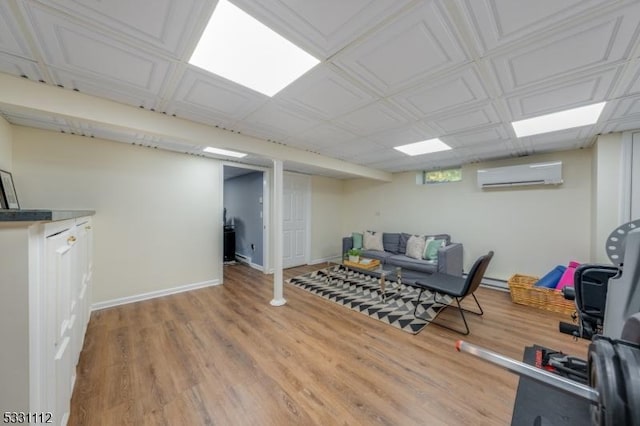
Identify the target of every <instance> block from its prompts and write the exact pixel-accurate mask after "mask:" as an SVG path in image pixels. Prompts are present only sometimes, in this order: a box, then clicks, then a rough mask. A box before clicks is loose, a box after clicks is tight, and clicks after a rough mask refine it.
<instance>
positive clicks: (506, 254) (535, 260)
mask: <svg viewBox="0 0 640 426" xmlns="http://www.w3.org/2000/svg"><path fill="white" fill-rule="evenodd" d="M551 160H560V161H562V162H563V178H564V184H562V185H560V186H557V187H556V186H536V187H514V188H508V189H494V190H481V189H479V188H478V187H477V184H476V171H477V169H479V168H485V167H500V166H506V165H513V164H523V163H531V162H541V161H551ZM462 174H463V181H462V182H456V183H447V184H440V185H416V183H415V172H410V173H401V174H396V175H394V179H393V182H390V183H379V182H374V181H367V180H363V179H357V180H352V181H348V182H347V183H346V184H345V210H344V214H343V216H344V218H345V220H344V222H343V223H344V228H343V230H342V231H343V234H344V235H348V234H350V233H351V232H353V231H360V232H361V231H362V230H365V229H371V230H381V231H387V232H409V233H420V234H432V233H448V234H451V236H452V239H453V241H455V242H460V243H462V244H463V245H464V263H465V265H464V269H465V271H468V270H469V268H470V266H471V264H472V263H473V261H474V260H475V259H476V258H477V257H478V256H480V255H482V254H484V253H486V252H488V251H489V250H494V251H495V256H494V258H493V260H492V262H491V264H490V265H489V269H488V271H487V276H488V277H492V278H498V279H508V278H509V277H510V276H511V275H513V274H514V273H522V274H529V275H539V276H541V275H543V274H545V273H546V272H548V271H549V270H551V269H552V268H553V267H554V266H555V265H558V264H566V263H568V262H569V261H570V260H578V261H589V260H590V245H591V195H592V194H591V175H592V169H591V150H578V151H569V152H560V153H554V154H547V155H538V156H531V157H527V158H519V159H508V160H501V161H494V162H488V163H482V164H471V165H467V166H464V167H463V169H462Z"/></svg>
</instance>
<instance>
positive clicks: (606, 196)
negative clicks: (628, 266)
mask: <svg viewBox="0 0 640 426" xmlns="http://www.w3.org/2000/svg"><path fill="white" fill-rule="evenodd" d="M593 156H594V161H593V162H594V177H593V180H594V185H593V193H594V200H593V238H592V242H593V246H592V258H593V259H592V260H593V261H594V262H597V263H611V261H610V260H609V257H608V256H607V251H606V241H607V238H608V237H609V234H610V233H611V232H612V231H613V230H614V229H615V228H617V227H618V226H619V225H621V223H620V202H621V197H622V193H621V187H620V186H621V181H620V179H621V171H622V163H621V160H622V157H621V156H622V133H610V134H607V135H601V136H599V137H598V140H597V142H596V144H595V146H594V148H593Z"/></svg>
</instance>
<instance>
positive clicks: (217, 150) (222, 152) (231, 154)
mask: <svg viewBox="0 0 640 426" xmlns="http://www.w3.org/2000/svg"><path fill="white" fill-rule="evenodd" d="M203 151H204V152H209V153H211V154H218V155H226V156H227V157H235V158H242V157H246V156H247V154H245V153H244V152H236V151H230V150H228V149H220V148H212V147H210V146H208V147H206V148H205V149H203Z"/></svg>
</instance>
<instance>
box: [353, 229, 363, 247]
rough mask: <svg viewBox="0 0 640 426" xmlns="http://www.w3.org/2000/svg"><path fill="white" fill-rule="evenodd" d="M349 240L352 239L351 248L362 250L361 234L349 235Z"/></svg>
mask: <svg viewBox="0 0 640 426" xmlns="http://www.w3.org/2000/svg"><path fill="white" fill-rule="evenodd" d="M351 238H352V239H353V248H354V249H358V250H359V249H361V248H362V234H361V233H359V232H354V233H353V234H351Z"/></svg>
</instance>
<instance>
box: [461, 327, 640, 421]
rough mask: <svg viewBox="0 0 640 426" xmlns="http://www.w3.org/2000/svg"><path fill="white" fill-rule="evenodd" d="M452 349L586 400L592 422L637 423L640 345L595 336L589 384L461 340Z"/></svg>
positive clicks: (639, 404) (591, 350) (590, 355)
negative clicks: (454, 348) (589, 406)
mask: <svg viewBox="0 0 640 426" xmlns="http://www.w3.org/2000/svg"><path fill="white" fill-rule="evenodd" d="M456 349H457V350H458V351H460V352H466V353H469V354H471V355H474V356H477V357H479V358H480V359H482V360H484V361H488V362H490V363H492V364H495V365H498V366H500V367H503V368H505V369H507V370H509V371H510V372H512V373H515V374H518V375H520V376H525V377H528V378H530V379H533V380H536V381H538V382H540V383H542V384H544V385H547V386H551V387H553V388H555V389H557V390H560V391H562V392H565V393H567V394H570V395H573V396H576V397H579V398H582V399H584V400H586V401H588V402H589V403H590V404H591V419H592V424H593V425H597V426H619V425H630V426H640V346H638V345H637V344H634V343H629V342H625V341H619V340H616V341H613V340H611V339H608V338H606V337H601V336H596V338H595V339H594V341H593V342H592V343H591V345H590V346H589V360H588V364H589V384H590V386H587V385H583V384H581V383H577V382H574V381H572V380H570V379H567V378H565V377H562V376H558V375H556V374H553V373H550V372H548V371H545V370H541V369H539V368H536V367H533V366H531V365H528V364H525V363H523V362H520V361H516V360H514V359H511V358H508V357H505V356H503V355H500V354H498V353H495V352H492V351H489V350H486V349H483V348H481V347H479V346H476V345H473V344H470V343H467V342H464V341H462V340H460V341H458V342H457V343H456Z"/></svg>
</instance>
